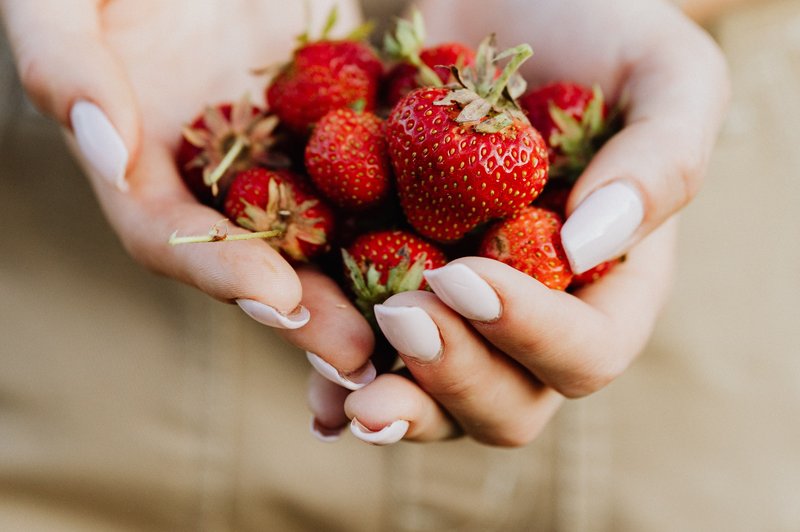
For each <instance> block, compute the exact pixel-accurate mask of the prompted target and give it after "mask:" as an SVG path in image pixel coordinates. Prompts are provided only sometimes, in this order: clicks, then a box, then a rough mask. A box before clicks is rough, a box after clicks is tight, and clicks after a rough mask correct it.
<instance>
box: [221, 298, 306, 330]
mask: <svg viewBox="0 0 800 532" xmlns="http://www.w3.org/2000/svg"><path fill="white" fill-rule="evenodd" d="M236 304H237V305H239V308H241V309H242V310H243V311H244V313H245V314H247V315H248V316H250V317H251V318H253V319H254V320H256V321H257V322H259V323H263V324H264V325H268V326H269V327H275V328H276V329H299V328H300V327H302V326H303V325H305V324H306V323H308V320H310V319H311V313H310V312H309V311H308V309H307V308H306V307H304V306H303V305H300V306H298V307H297V309H295V311H294V312H292V313H291V314H283V313H282V312H278V311H277V310H276V309H274V308H272V307H270V306H269V305H265V304H264V303H259V302H258V301H253V300H252V299H237V300H236Z"/></svg>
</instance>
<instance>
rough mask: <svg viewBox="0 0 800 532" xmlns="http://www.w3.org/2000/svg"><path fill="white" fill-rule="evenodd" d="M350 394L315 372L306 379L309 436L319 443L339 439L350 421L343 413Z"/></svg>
mask: <svg viewBox="0 0 800 532" xmlns="http://www.w3.org/2000/svg"><path fill="white" fill-rule="evenodd" d="M349 393H350V392H349V391H348V390H347V389H345V388H342V387H341V386H337V385H336V384H334V383H332V382H331V381H329V380H327V379H325V378H324V377H323V376H322V375H320V374H319V373H316V372H313V371H312V372H311V373H310V374H309V377H308V390H307V400H308V408H309V409H310V410H311V427H310V430H311V434H312V435H313V436H314V437H315V438H317V439H318V440H320V441H323V442H333V441H336V440H338V439H339V436H340V434H341V433H342V430H344V428H345V427H347V424H348V423H349V422H350V419H349V418H348V417H347V416H346V415H345V413H344V403H345V399H347V395H348V394H349Z"/></svg>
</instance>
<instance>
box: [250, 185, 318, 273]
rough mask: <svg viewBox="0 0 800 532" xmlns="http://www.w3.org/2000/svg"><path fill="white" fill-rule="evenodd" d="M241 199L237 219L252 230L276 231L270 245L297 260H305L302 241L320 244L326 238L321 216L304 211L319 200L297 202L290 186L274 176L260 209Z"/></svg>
mask: <svg viewBox="0 0 800 532" xmlns="http://www.w3.org/2000/svg"><path fill="white" fill-rule="evenodd" d="M242 202H243V203H244V206H245V209H244V216H240V217H239V218H238V219H237V220H236V223H237V224H238V225H239V226H241V227H244V228H245V229H249V230H250V231H255V232H266V231H277V233H278V234H279V235H280V238H274V239H272V240H270V241H269V243H270V245H272V247H274V248H275V249H278V250H282V251H283V252H284V253H286V254H287V255H289V256H290V257H291V258H292V259H294V260H296V261H300V262H306V261H308V257H306V256H305V254H304V253H303V250H302V247H301V244H300V243H301V242H306V243H308V244H313V245H319V246H321V245H325V244H326V242H327V235H326V234H325V231H324V230H323V229H321V228H319V227H318V224H319V223H320V222H322V221H323V220H322V219H321V218H310V217H308V215H307V211H308V210H309V209H312V208H314V207H316V206H317V204H318V203H319V202H318V201H317V200H315V199H310V200H305V201H303V202H302V203H298V202H297V198H296V197H295V194H294V192H293V191H292V189H291V187H289V186H288V185H286V184H285V183H280V182H278V181H276V180H275V179H271V180H270V181H269V185H268V198H267V205H266V207H265V208H263V209H262V208H260V207H257V206H255V205H252V204H250V203H248V202H246V201H244V200H242Z"/></svg>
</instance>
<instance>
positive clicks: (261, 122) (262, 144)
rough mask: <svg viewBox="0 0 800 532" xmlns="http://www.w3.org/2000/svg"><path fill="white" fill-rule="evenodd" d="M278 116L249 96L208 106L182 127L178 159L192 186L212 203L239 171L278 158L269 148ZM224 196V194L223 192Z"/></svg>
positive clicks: (186, 181)
mask: <svg viewBox="0 0 800 532" xmlns="http://www.w3.org/2000/svg"><path fill="white" fill-rule="evenodd" d="M275 126H277V119H276V118H275V117H274V116H269V115H267V114H266V113H265V112H264V111H263V110H261V109H259V108H258V107H255V106H253V105H252V104H251V103H250V100H249V98H248V97H246V96H245V97H244V98H242V99H241V100H240V101H238V102H236V103H223V104H219V105H216V106H212V107H208V108H206V110H205V111H204V112H203V114H201V115H200V116H198V117H197V118H195V120H194V121H193V122H192V123H191V124H190V125H189V126H187V127H185V128H184V130H183V138H182V141H181V145H180V147H179V148H178V152H177V155H176V162H177V165H178V170H179V172H180V174H181V176H182V177H183V180H184V182H185V183H186V185H187V186H188V187H189V190H191V191H192V193H193V194H194V195H195V197H196V198H197V199H198V200H200V201H201V202H202V203H205V204H207V205H210V204H212V203H213V197H214V196H216V195H217V191H218V190H219V189H222V191H223V192H224V191H225V189H226V188H227V187H228V185H229V184H230V182H231V180H232V179H233V176H234V175H236V173H237V172H239V171H242V170H244V169H246V168H250V167H253V166H256V165H260V164H272V163H275V162H278V159H279V157H278V156H277V155H276V154H273V153H271V152H270V148H271V147H272V145H273V142H274V138H273V135H272V134H273V130H274V129H275ZM223 196H224V194H223Z"/></svg>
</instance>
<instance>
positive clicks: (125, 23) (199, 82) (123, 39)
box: [101, 0, 353, 145]
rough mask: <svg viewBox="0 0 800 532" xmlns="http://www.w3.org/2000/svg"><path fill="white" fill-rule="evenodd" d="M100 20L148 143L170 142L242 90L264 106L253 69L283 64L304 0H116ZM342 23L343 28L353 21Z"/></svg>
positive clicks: (261, 80)
mask: <svg viewBox="0 0 800 532" xmlns="http://www.w3.org/2000/svg"><path fill="white" fill-rule="evenodd" d="M316 3H317V4H325V2H316ZM314 11H315V12H316V11H319V10H317V9H315V10H314ZM101 16H102V20H103V27H104V28H106V40H107V42H108V43H109V44H110V46H111V47H112V48H113V49H114V51H115V52H116V54H117V55H118V57H119V58H120V60H121V61H122V62H123V63H124V65H125V67H126V70H127V71H128V74H129V76H130V81H131V83H132V84H133V86H134V89H135V91H136V95H137V97H138V99H139V105H140V108H141V116H142V120H143V124H144V134H145V138H146V140H151V139H153V138H156V139H158V140H159V141H160V142H161V143H164V144H171V145H174V143H175V142H176V139H177V138H179V135H180V128H181V126H182V125H183V124H185V123H186V122H187V121H188V120H190V119H191V118H192V117H193V116H194V115H195V114H197V113H198V112H199V111H200V110H201V109H202V107H203V106H204V105H206V104H209V103H215V102H219V101H221V100H235V99H237V98H239V97H240V96H241V94H243V93H244V92H246V91H249V92H250V94H251V95H252V98H253V100H254V101H255V102H256V103H259V102H263V99H262V98H263V88H264V84H265V79H264V77H263V76H262V77H259V76H255V75H253V74H252V73H251V71H252V69H254V68H257V67H263V66H266V65H271V64H277V63H279V62H281V61H285V60H286V59H287V58H288V57H289V55H290V53H291V50H292V48H293V46H294V43H295V37H296V35H297V34H299V33H300V32H302V31H303V30H304V28H305V26H306V21H305V14H304V10H303V8H302V2H276V1H254V0H220V1H206V2H197V1H194V0H172V1H170V2H163V1H160V0H117V1H114V2H109V3H108V4H107V5H106V7H104V8H103V12H102V15H101ZM342 18H344V19H345V20H341V21H340V23H341V26H342V27H346V26H348V25H349V24H352V22H353V21H352V20H347V18H348V17H346V16H345V17H342Z"/></svg>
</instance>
